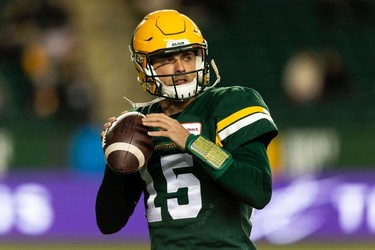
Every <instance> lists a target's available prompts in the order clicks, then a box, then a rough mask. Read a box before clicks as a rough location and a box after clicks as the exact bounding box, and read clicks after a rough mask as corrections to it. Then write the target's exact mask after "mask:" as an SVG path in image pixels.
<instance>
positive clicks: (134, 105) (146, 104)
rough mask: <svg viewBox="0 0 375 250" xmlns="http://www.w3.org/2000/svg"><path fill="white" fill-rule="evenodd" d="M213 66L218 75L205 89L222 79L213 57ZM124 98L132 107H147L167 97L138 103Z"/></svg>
mask: <svg viewBox="0 0 375 250" xmlns="http://www.w3.org/2000/svg"><path fill="white" fill-rule="evenodd" d="M211 66H212V68H213V70H214V72H215V75H216V81H215V82H214V83H213V84H212V85H211V86H209V87H207V88H205V89H204V90H206V89H210V88H213V87H215V86H216V85H217V84H218V83H219V82H220V80H221V76H220V74H219V70H218V68H217V66H216V63H215V61H214V60H213V59H212V60H211ZM204 90H203V91H204ZM123 98H124V99H125V100H126V101H128V102H129V103H130V105H132V107H133V108H134V109H137V108H142V107H146V106H149V105H152V104H154V103H157V102H160V101H162V100H164V99H166V98H165V97H157V98H155V99H154V100H151V101H149V102H137V103H136V102H133V101H132V100H130V99H129V98H127V97H125V96H124V97H123Z"/></svg>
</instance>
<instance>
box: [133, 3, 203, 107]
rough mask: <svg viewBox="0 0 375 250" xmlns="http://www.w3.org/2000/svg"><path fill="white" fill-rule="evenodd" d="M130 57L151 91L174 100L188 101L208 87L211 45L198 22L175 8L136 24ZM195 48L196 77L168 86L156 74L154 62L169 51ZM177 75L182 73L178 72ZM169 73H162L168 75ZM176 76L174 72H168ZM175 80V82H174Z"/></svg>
mask: <svg viewBox="0 0 375 250" xmlns="http://www.w3.org/2000/svg"><path fill="white" fill-rule="evenodd" d="M129 48H130V51H131V60H132V62H133V63H134V65H135V68H136V70H137V73H138V81H139V82H140V83H141V85H142V86H143V88H144V90H145V91H148V92H149V93H150V94H152V95H155V96H159V97H164V98H170V99H174V100H187V99H190V98H192V97H195V96H197V95H198V94H200V93H201V92H203V91H204V89H205V88H206V87H208V86H209V64H208V62H207V61H206V60H207V55H208V45H207V42H206V40H205V39H204V38H203V36H202V34H201V32H200V30H199V28H198V27H197V25H196V24H195V23H194V22H193V21H192V20H191V19H190V18H188V17H187V16H185V15H183V14H181V13H179V12H177V11H175V10H159V11H155V12H152V13H150V14H148V15H147V16H145V18H144V19H143V20H142V22H141V23H140V24H139V25H138V26H137V28H136V29H135V31H134V35H133V38H132V41H131V45H130V46H129ZM186 50H193V51H194V52H195V55H196V69H195V70H194V71H190V72H185V73H183V74H192V73H195V74H196V77H195V79H194V80H193V81H192V82H190V83H187V84H183V85H178V86H177V85H176V84H174V86H167V85H165V84H164V83H163V82H162V81H161V80H160V79H159V77H160V76H158V75H157V74H156V73H155V70H154V68H153V66H152V64H151V61H152V60H153V59H155V58H157V57H158V56H162V55H165V54H167V53H179V52H183V51H186ZM178 75H181V73H179V74H178ZM165 76H166V75H163V77H165ZM168 76H170V77H172V79H174V76H177V75H176V74H175V75H168ZM173 82H174V81H173Z"/></svg>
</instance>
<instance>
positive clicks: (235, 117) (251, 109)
mask: <svg viewBox="0 0 375 250" xmlns="http://www.w3.org/2000/svg"><path fill="white" fill-rule="evenodd" d="M257 112H262V113H266V114H268V111H267V110H266V109H265V108H263V107H261V106H252V107H247V108H244V109H241V110H240V111H237V112H236V113H234V114H231V115H230V116H228V117H226V118H224V119H223V120H221V121H219V122H218V123H217V132H220V131H221V130H222V129H223V128H225V127H227V126H229V125H230V124H232V123H234V122H236V121H238V120H240V119H242V118H244V117H246V116H249V115H251V114H254V113H257Z"/></svg>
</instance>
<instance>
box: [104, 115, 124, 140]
mask: <svg viewBox="0 0 375 250" xmlns="http://www.w3.org/2000/svg"><path fill="white" fill-rule="evenodd" d="M126 112H128V110H125V111H123V112H121V114H125V113H126ZM116 119H117V118H116V117H115V116H113V117H110V118H108V120H107V122H106V123H104V125H103V129H102V132H101V133H100V139H101V140H102V141H103V138H104V135H105V133H107V129H108V128H109V127H110V126H111V125H112V123H114V122H115V121H116Z"/></svg>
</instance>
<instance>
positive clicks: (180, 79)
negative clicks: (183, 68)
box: [174, 78, 189, 86]
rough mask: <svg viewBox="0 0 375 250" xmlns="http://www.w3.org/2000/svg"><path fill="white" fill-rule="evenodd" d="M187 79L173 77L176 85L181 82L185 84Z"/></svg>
mask: <svg viewBox="0 0 375 250" xmlns="http://www.w3.org/2000/svg"><path fill="white" fill-rule="evenodd" d="M188 82H189V81H188V79H186V78H177V79H174V83H175V84H176V85H177V86H178V85H182V84H185V83H188Z"/></svg>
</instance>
